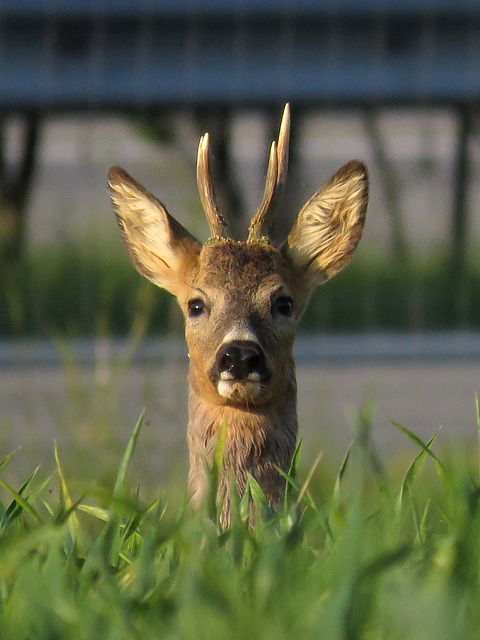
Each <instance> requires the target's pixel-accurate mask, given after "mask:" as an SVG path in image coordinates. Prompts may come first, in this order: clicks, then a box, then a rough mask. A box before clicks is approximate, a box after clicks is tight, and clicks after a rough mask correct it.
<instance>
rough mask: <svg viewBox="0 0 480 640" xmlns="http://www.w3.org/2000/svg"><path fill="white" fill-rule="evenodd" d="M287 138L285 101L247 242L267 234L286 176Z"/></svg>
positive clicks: (288, 110) (288, 129)
mask: <svg viewBox="0 0 480 640" xmlns="http://www.w3.org/2000/svg"><path fill="white" fill-rule="evenodd" d="M289 138H290V105H289V104H288V103H287V104H286V105H285V109H284V110H283V116H282V122H281V124H280V133H279V135H278V145H277V143H276V142H274V143H272V147H271V149H270V158H269V161H268V170H267V179H266V182H265V191H264V193H263V199H262V202H261V204H260V207H259V208H258V210H257V213H256V214H255V216H254V217H253V219H252V222H251V223H250V227H249V229H248V239H247V242H252V241H254V240H258V239H260V238H261V237H262V236H267V235H268V232H269V230H270V227H271V224H272V221H273V217H274V215H275V208H276V205H277V202H278V200H279V197H280V195H281V193H282V189H283V186H284V184H285V181H286V178H287V170H288V142H289Z"/></svg>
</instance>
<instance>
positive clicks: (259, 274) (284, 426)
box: [109, 127, 368, 526]
mask: <svg viewBox="0 0 480 640" xmlns="http://www.w3.org/2000/svg"><path fill="white" fill-rule="evenodd" d="M284 129H286V127H284ZM283 135H284V141H283V147H285V146H286V144H287V142H288V140H286V139H285V138H286V134H285V132H284V134H283ZM207 140H208V139H207ZM205 153H206V152H205V149H204V150H203V152H202V154H203V157H202V167H201V171H200V173H201V175H202V181H201V184H200V189H202V188H203V187H202V184H204V183H205V184H207V187H208V188H207V187H205V192H204V193H203V196H202V200H203V201H204V203H205V200H206V198H208V200H209V202H208V203H207V204H206V205H205V206H208V207H209V209H210V214H209V222H210V226H211V227H213V228H214V229H221V230H223V229H224V227H223V226H222V225H223V218H221V219H220V217H215V216H216V213H215V212H216V203H215V202H214V201H213V187H212V185H211V182H210V180H211V177H210V176H209V175H208V172H209V163H208V158H207V157H206V156H205ZM283 165H284V166H285V167H286V161H283ZM276 166H277V165H276V164H275V163H273V164H272V167H271V169H270V170H269V171H270V173H272V175H273V173H274V169H276ZM283 179H284V176H283V177H282V180H280V181H279V183H280V182H282V181H283ZM109 185H110V190H111V195H112V202H113V206H114V209H115V212H116V214H117V218H118V221H119V225H120V228H121V230H122V235H123V238H124V241H125V243H126V245H127V248H128V251H129V253H130V256H131V258H132V261H133V263H134V265H135V266H136V268H137V269H138V270H139V271H140V273H141V274H142V275H144V276H146V277H147V278H149V279H150V280H152V281H153V282H154V283H155V284H157V285H158V286H160V287H164V288H165V289H167V290H168V291H170V292H171V293H173V294H174V295H175V296H176V297H177V300H178V303H179V305H180V308H181V309H182V312H183V314H184V316H185V337H186V340H187V344H188V348H189V355H190V366H189V374H188V380H189V404H188V408H189V422H188V444H189V452H190V472H189V487H190V491H191V495H192V502H193V504H194V505H198V504H200V503H201V502H202V500H203V498H204V495H205V491H206V486H207V475H206V468H207V467H208V466H211V465H212V462H213V452H214V449H215V444H216V442H217V439H218V437H219V434H220V433H221V432H222V430H223V429H225V430H226V431H225V449H224V457H223V467H222V471H221V475H220V479H219V488H218V500H219V502H220V503H221V511H222V516H221V520H222V523H223V525H224V526H228V524H229V522H230V497H229V488H230V486H231V484H230V483H231V481H232V479H233V481H234V482H235V483H236V488H237V491H238V492H239V494H240V495H242V494H243V493H244V491H245V487H246V483H247V476H248V474H251V475H252V476H253V477H254V478H255V479H256V480H257V482H258V483H259V485H260V486H261V487H262V489H263V491H264V492H265V495H266V497H267V499H268V501H269V503H270V505H271V506H272V508H275V506H276V505H278V503H279V501H280V500H281V498H282V495H283V492H284V484H285V483H284V480H282V477H281V475H280V473H279V472H278V469H277V468H280V469H282V470H283V471H288V468H289V465H290V462H291V457H292V454H293V451H294V448H295V442H296V437H297V413H296V379H295V365H294V361H293V354H292V351H293V343H294V339H295V332H296V327H297V324H298V320H299V319H300V316H301V315H302V313H303V311H304V309H305V306H306V305H307V302H308V299H309V297H310V295H311V293H312V291H313V290H314V288H315V287H316V286H317V285H318V284H320V283H321V282H324V281H325V280H327V279H328V278H330V277H332V276H333V275H334V274H335V273H337V272H338V271H340V270H341V269H342V268H343V267H344V266H346V264H347V263H348V262H349V260H350V258H351V256H352V254H353V251H354V250H355V247H356V246H357V244H358V241H359V239H360V237H361V233H362V229H363V224H364V219H365V211H366V206H367V198H368V184H367V174H366V169H365V167H364V165H363V164H362V163H360V162H358V161H352V162H350V163H348V164H347V165H345V166H344V167H342V168H341V169H340V170H339V171H338V172H337V173H336V174H335V175H334V176H333V177H332V178H331V179H330V181H329V182H328V183H327V184H326V185H325V186H324V187H322V188H321V189H320V190H319V191H317V193H316V194H315V195H314V196H313V197H312V198H311V199H310V200H309V201H308V202H307V203H306V204H305V205H304V207H303V208H302V209H301V211H300V213H299V214H298V217H297V220H296V222H295V224H294V226H293V228H292V231H291V232H290V234H289V236H288V238H287V240H286V241H285V243H284V244H283V245H282V246H281V247H276V246H274V245H273V244H271V243H270V242H269V241H268V239H267V238H264V237H260V236H261V234H260V232H259V231H258V229H260V228H262V225H264V227H263V228H264V229H266V226H265V225H266V224H267V222H266V221H268V220H269V219H270V217H271V211H267V210H266V205H265V202H266V200H268V206H270V205H272V203H274V202H275V200H276V195H275V194H270V195H269V197H268V198H267V199H266V200H264V203H262V207H263V209H262V207H261V209H262V213H261V216H260V218H261V220H260V219H259V221H258V229H257V230H254V232H252V231H251V233H250V234H249V240H248V241H247V242H236V241H233V240H230V239H228V238H225V237H223V236H221V237H213V238H211V239H210V240H208V241H207V242H206V243H205V244H203V245H202V244H201V243H199V242H198V241H197V240H196V239H195V238H194V237H193V236H191V235H190V234H189V233H188V231H186V230H185V229H184V228H183V227H182V226H181V225H180V223H178V222H177V221H176V220H175V219H174V218H172V216H170V215H169V213H168V212H167V210H166V208H165V207H164V205H163V204H162V203H161V202H159V201H158V200H157V199H156V198H154V196H152V195H151V194H150V193H148V192H147V191H145V189H143V187H141V186H140V185H138V183H136V182H135V180H133V178H131V177H130V176H129V175H128V174H127V173H126V172H124V171H123V170H122V169H118V168H116V167H114V168H112V169H111V170H110V173H109ZM270 196H271V197H270ZM257 218H258V216H257ZM255 229H256V228H255ZM222 233H223V231H222ZM285 297H287V298H288V299H291V301H292V304H293V313H291V314H290V313H288V314H284V313H279V312H277V311H275V309H276V307H275V303H276V301H277V300H278V299H279V298H281V299H285ZM192 300H193V301H196V300H200V302H201V304H202V305H203V308H202V313H200V314H199V315H198V316H197V315H196V314H195V315H192V314H191V313H189V303H191V302H192ZM229 340H230V341H231V340H234V341H235V340H236V341H238V340H241V341H245V340H246V341H247V343H248V344H252V343H254V344H258V346H259V348H260V349H261V352H262V354H263V355H264V362H265V368H266V371H267V372H268V376H267V375H265V376H264V377H261V376H260V374H258V375H257V374H256V373H255V374H253V375H252V377H251V379H250V377H247V378H241V379H236V378H235V379H233V380H230V379H227V380H225V381H222V378H220V379H219V378H218V375H217V374H216V373H215V372H216V363H218V357H219V353H221V349H222V347H223V346H224V345H225V344H226V343H227V344H229V342H228V341H229ZM252 341H253V342H252ZM242 344H245V343H244V342H242ZM222 385H224V386H223V387H222Z"/></svg>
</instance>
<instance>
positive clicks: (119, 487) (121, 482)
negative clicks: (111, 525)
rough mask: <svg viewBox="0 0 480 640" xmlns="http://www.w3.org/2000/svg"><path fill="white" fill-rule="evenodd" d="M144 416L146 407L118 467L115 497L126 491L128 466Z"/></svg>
mask: <svg viewBox="0 0 480 640" xmlns="http://www.w3.org/2000/svg"><path fill="white" fill-rule="evenodd" d="M144 417H145V409H144V410H143V411H142V413H141V414H140V417H139V418H138V420H137V424H136V425H135V428H134V430H133V433H132V435H131V436H130V440H129V441H128V444H127V448H126V449H125V453H124V454H123V458H122V461H121V463H120V467H119V469H118V474H117V478H116V480H115V486H114V487H113V496H114V498H119V497H120V496H123V494H124V492H125V482H126V478H127V471H128V466H129V464H130V460H131V459H132V456H133V453H134V451H135V446H136V444H137V439H138V436H139V433H140V429H141V427H142V424H143V419H144Z"/></svg>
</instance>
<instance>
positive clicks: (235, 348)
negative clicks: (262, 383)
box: [217, 340, 267, 380]
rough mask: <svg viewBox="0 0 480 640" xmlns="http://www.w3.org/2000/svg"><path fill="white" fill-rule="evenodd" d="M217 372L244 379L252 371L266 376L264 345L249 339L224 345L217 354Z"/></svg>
mask: <svg viewBox="0 0 480 640" xmlns="http://www.w3.org/2000/svg"><path fill="white" fill-rule="evenodd" d="M217 373H218V375H221V374H222V373H224V374H225V373H228V374H229V377H231V378H232V379H236V380H242V379H246V378H248V377H249V375H250V374H252V373H258V374H259V375H260V376H261V377H265V375H266V373H267V368H266V363H265V354H264V352H263V349H262V347H261V346H260V345H259V344H257V343H255V342H250V341H247V340H234V341H232V342H229V343H227V344H225V345H223V346H222V348H221V349H220V350H219V352H218V354H217Z"/></svg>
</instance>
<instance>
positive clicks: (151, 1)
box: [0, 0, 480, 19]
mask: <svg viewBox="0 0 480 640" xmlns="http://www.w3.org/2000/svg"><path fill="white" fill-rule="evenodd" d="M282 14H283V15H289V16H301V15H304V16H305V15H307V16H309V17H316V16H317V17H322V16H323V17H325V16H328V15H336V16H341V15H349V16H373V17H378V16H381V15H388V16H390V17H395V16H405V15H412V16H426V15H427V16H435V15H436V16H440V15H443V16H446V17H454V16H457V15H461V16H464V17H472V16H477V17H478V16H479V15H480V4H479V2H478V0H381V1H380V2H379V0H361V1H359V0H241V2H240V1H239V0H197V1H195V0H0V18H1V17H2V16H3V17H14V16H23V17H26V18H28V19H31V18H38V17H44V18H45V17H46V18H52V17H54V18H65V17H97V18H99V17H102V18H103V17H107V18H114V17H122V18H137V17H139V16H143V17H145V16H150V17H154V16H157V17H170V18H171V17H177V18H184V17H186V16H197V17H201V16H204V17H206V16H210V17H212V16H214V17H216V18H222V17H223V18H225V17H230V18H231V17H242V16H243V17H254V16H273V17H275V16H279V15H282Z"/></svg>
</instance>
